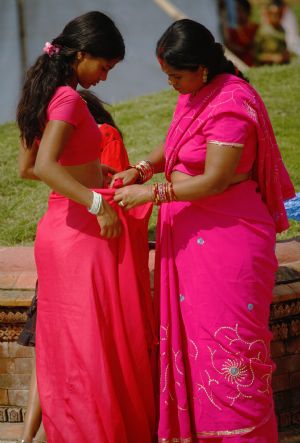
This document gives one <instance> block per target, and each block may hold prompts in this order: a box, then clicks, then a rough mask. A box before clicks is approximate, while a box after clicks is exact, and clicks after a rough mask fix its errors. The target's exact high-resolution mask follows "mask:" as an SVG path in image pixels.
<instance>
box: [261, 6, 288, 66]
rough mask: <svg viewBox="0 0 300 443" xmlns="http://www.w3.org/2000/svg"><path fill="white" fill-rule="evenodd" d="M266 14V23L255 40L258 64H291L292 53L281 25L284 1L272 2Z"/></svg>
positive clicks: (267, 7)
mask: <svg viewBox="0 0 300 443" xmlns="http://www.w3.org/2000/svg"><path fill="white" fill-rule="evenodd" d="M264 14H265V23H262V24H261V25H260V27H259V29H258V31H257V33H256V36H255V40H254V45H255V61H256V64H257V65H265V64H267V65H273V64H284V63H289V61H290V53H289V50H288V48H287V41H286V35H285V30H284V28H283V26H282V24H281V21H282V17H283V2H282V0H271V1H270V2H269V3H268V4H267V6H266V8H265V10H264Z"/></svg>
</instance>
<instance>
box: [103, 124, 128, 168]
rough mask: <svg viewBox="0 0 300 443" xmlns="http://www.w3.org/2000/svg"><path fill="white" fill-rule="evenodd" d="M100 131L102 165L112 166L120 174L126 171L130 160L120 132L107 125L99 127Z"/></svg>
mask: <svg viewBox="0 0 300 443" xmlns="http://www.w3.org/2000/svg"><path fill="white" fill-rule="evenodd" d="M99 129H100V133H101V142H100V152H101V154H100V161H101V163H102V164H104V165H109V166H111V167H112V168H114V169H116V171H118V172H120V171H124V170H125V169H126V168H127V167H128V166H129V159H128V154H127V151H126V148H125V146H124V142H123V139H122V137H121V135H120V133H119V131H118V130H117V129H116V128H114V127H113V126H111V125H108V124H106V123H104V124H103V125H101V126H99Z"/></svg>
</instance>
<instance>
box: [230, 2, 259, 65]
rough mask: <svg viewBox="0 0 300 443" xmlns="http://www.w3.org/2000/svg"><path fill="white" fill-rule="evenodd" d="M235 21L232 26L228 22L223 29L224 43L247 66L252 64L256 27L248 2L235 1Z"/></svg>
mask: <svg viewBox="0 0 300 443" xmlns="http://www.w3.org/2000/svg"><path fill="white" fill-rule="evenodd" d="M235 7H236V17H237V21H236V24H235V26H232V24H231V21H230V20H228V25H227V24H226V23H225V26H226V28H227V29H224V32H223V34H224V43H225V45H226V46H227V47H228V49H230V50H231V51H232V52H233V53H234V54H236V55H237V56H238V57H239V58H240V59H241V60H243V62H245V63H246V64H247V65H248V66H252V65H253V64H254V38H255V34H256V32H257V29H258V25H257V24H256V23H254V22H253V21H252V20H251V12H252V8H251V3H250V2H249V1H248V0H235Z"/></svg>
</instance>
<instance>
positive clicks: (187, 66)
mask: <svg viewBox="0 0 300 443" xmlns="http://www.w3.org/2000/svg"><path fill="white" fill-rule="evenodd" d="M157 56H158V60H159V62H160V64H161V68H162V70H163V72H164V73H165V74H166V75H167V76H168V79H169V83H170V84H171V85H172V86H173V87H174V88H175V89H176V90H177V91H178V93H179V97H178V103H177V107H176V109H175V113H174V116H173V120H172V122H171V125H170V128H169V131H168V134H167V137H166V140H165V143H164V147H160V148H157V149H156V150H155V151H154V152H153V153H152V154H150V156H149V158H148V159H147V160H146V161H141V162H140V163H138V164H137V165H135V167H134V168H132V169H129V170H128V171H125V172H123V173H119V174H117V175H116V177H117V178H122V179H123V183H124V185H129V184H132V183H134V182H136V181H137V180H138V181H139V182H145V181H146V180H147V179H149V178H150V177H151V176H152V173H153V172H161V171H162V170H163V169H164V170H165V174H166V178H167V182H166V183H155V184H154V185H152V186H149V185H142V186H141V185H132V186H124V187H123V188H120V189H119V190H118V191H117V192H116V194H115V197H114V198H115V200H116V201H117V202H119V204H120V206H122V207H124V208H126V209H129V208H132V207H133V206H135V205H139V204H141V203H144V202H146V201H155V202H156V203H157V204H160V205H161V207H160V212H159V222H158V226H157V251H156V257H157V267H156V282H157V286H156V301H157V303H159V311H160V413H159V429H158V437H159V442H161V443H171V442H172V443H173V442H185V443H192V442H197V443H199V442H202V441H204V440H205V441H206V439H210V440H209V441H211V442H216V443H217V442H218V443H219V442H227V441H228V442H231V443H233V442H252V443H254V442H256V443H258V442H260V443H263V442H265V443H267V442H268V443H270V442H272V443H274V442H276V441H277V430H276V421H275V418H274V408H273V401H272V390H271V375H272V370H273V363H272V361H271V359H270V351H269V345H270V338H271V334H270V332H269V329H268V317H269V305H270V302H271V298H272V288H273V285H274V275H275V271H276V267H277V262H276V257H275V253H274V246H275V233H276V230H277V231H278V232H279V231H282V230H284V229H286V228H287V226H288V223H287V218H286V213H285V209H284V204H283V199H286V198H289V197H292V196H293V195H294V189H293V185H292V183H291V182H290V179H289V177H288V175H287V172H286V170H285V168H284V166H283V164H282V160H281V156H280V153H279V150H278V147H277V144H276V141H275V137H274V134H273V130H272V127H271V124H270V121H269V118H268V115H267V111H266V109H265V106H264V104H263V102H262V100H261V98H260V97H259V95H258V94H257V92H256V91H255V90H254V89H253V88H252V87H251V86H250V85H249V84H248V82H247V81H246V80H245V79H244V78H243V77H242V75H241V73H239V72H238V70H237V69H236V68H235V67H234V65H233V64H232V63H231V62H229V61H228V60H227V59H226V58H225V57H224V54H223V49H222V46H221V45H220V44H218V43H216V42H215V41H214V38H213V36H212V35H211V33H210V32H209V31H208V30H207V29H206V28H205V27H204V26H202V25H201V24H199V23H197V22H194V21H192V20H188V19H184V20H180V21H177V22H175V23H174V24H172V25H171V26H170V27H169V28H168V29H167V31H166V32H165V33H164V34H163V36H162V37H161V38H160V40H159V42H158V44H157Z"/></svg>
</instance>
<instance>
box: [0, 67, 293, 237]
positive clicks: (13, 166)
mask: <svg viewBox="0 0 300 443" xmlns="http://www.w3.org/2000/svg"><path fill="white" fill-rule="evenodd" d="M299 68H300V65H299V63H296V62H295V63H293V64H291V65H287V66H278V67H266V68H255V69H254V68H253V69H251V70H249V72H248V73H247V75H248V76H249V78H250V80H251V83H252V84H253V85H254V86H255V88H256V89H257V90H258V91H259V92H260V94H261V95H262V97H263V99H264V101H265V103H266V105H267V108H268V110H269V114H270V117H271V120H272V123H273V126H274V130H275V134H276V136H277V140H278V143H279V145H280V148H281V152H282V155H283V159H284V161H285V164H286V166H287V168H288V170H289V173H290V174H291V177H292V179H293V182H294V183H295V186H296V189H297V190H298V191H299V190H300V177H299V170H300V156H299V134H300V130H299V129H300V123H299V115H298V114H299V103H300V89H299V84H300V74H299V73H300V69H299ZM175 103H176V93H175V92H174V91H162V92H159V93H156V94H152V95H149V96H144V97H139V98H137V99H134V100H130V101H127V102H123V103H119V104H117V105H115V106H113V107H112V108H111V112H112V113H113V116H114V118H115V120H116V122H117V124H118V126H119V127H120V129H121V130H122V132H123V135H124V139H125V144H126V147H127V149H128V153H129V158H130V161H131V162H132V163H133V162H136V161H137V160H139V159H142V158H145V156H146V155H147V153H149V152H150V151H151V150H152V148H153V147H155V146H156V145H157V144H158V143H160V142H161V141H163V139H164V137H165V134H166V131H167V128H168V125H169V123H170V120H171V117H172V113H173V110H174V106H175ZM18 144H19V141H18V131H17V128H16V126H15V124H13V123H9V124H5V125H0V153H1V164H0V245H20V244H23V245H24V244H32V243H33V241H34V237H35V230H36V224H37V221H38V220H39V219H40V217H41V216H42V214H43V213H44V211H45V209H46V206H47V195H48V194H49V190H48V188H47V187H46V186H45V185H44V184H42V183H39V182H37V181H36V182H35V181H30V180H21V179H20V178H19V177H18V160H17V157H18V149H19V148H18ZM161 178H162V177H161ZM156 179H157V178H156ZM156 214H157V209H156V208H154V211H153V215H152V217H151V220H150V226H149V238H150V239H152V240H153V239H154V238H155V225H156ZM296 235H300V223H297V222H293V223H292V226H291V228H290V230H289V231H287V232H286V233H284V234H282V235H281V236H280V237H279V238H288V237H291V236H296Z"/></svg>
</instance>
